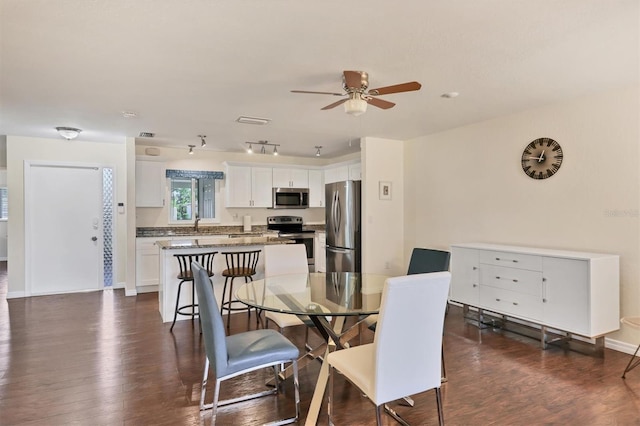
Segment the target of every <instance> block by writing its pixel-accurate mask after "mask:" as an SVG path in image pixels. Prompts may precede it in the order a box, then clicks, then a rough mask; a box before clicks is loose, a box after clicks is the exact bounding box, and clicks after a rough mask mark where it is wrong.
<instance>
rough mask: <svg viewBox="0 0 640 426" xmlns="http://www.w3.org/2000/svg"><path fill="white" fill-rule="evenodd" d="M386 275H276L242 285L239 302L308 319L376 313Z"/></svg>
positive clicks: (355, 273)
mask: <svg viewBox="0 0 640 426" xmlns="http://www.w3.org/2000/svg"><path fill="white" fill-rule="evenodd" d="M387 278H388V276H386V275H377V274H363V273H358V272H328V273H324V272H311V273H308V274H289V275H278V276H273V277H268V278H264V279H261V280H255V281H251V282H249V283H246V284H243V285H242V286H241V287H239V288H238V290H237V291H236V294H235V296H236V299H237V300H239V301H240V302H242V303H244V304H246V305H249V306H252V307H256V308H258V309H263V310H267V311H274V312H282V313H287V314H294V315H306V316H309V317H313V316H319V315H330V316H349V315H371V314H376V313H378V310H379V308H380V299H381V296H382V288H383V286H384V282H385V280H386V279H387Z"/></svg>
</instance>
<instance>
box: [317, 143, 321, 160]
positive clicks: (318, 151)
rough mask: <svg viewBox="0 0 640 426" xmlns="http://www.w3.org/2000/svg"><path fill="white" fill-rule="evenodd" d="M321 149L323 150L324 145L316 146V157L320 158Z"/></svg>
mask: <svg viewBox="0 0 640 426" xmlns="http://www.w3.org/2000/svg"><path fill="white" fill-rule="evenodd" d="M320 148H322V145H316V157H320Z"/></svg>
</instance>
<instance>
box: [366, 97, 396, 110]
mask: <svg viewBox="0 0 640 426" xmlns="http://www.w3.org/2000/svg"><path fill="white" fill-rule="evenodd" d="M367 102H368V103H370V104H371V105H373V106H375V107H378V108H382V109H389V108H393V107H394V106H395V105H396V104H394V103H393V102H389V101H385V100H383V99H378V98H371V99H369V100H368V101H367Z"/></svg>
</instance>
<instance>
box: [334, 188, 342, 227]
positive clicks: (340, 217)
mask: <svg viewBox="0 0 640 426" xmlns="http://www.w3.org/2000/svg"><path fill="white" fill-rule="evenodd" d="M335 206H336V220H335V221H334V223H335V224H336V231H335V232H336V234H337V233H338V231H339V230H340V228H341V224H340V222H341V221H342V216H341V212H342V209H341V208H340V194H339V193H338V192H337V191H336V202H335Z"/></svg>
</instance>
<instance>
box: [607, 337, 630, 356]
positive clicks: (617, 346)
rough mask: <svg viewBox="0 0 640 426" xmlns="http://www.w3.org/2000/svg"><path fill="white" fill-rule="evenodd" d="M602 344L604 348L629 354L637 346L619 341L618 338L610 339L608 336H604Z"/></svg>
mask: <svg viewBox="0 0 640 426" xmlns="http://www.w3.org/2000/svg"><path fill="white" fill-rule="evenodd" d="M604 346H605V348H608V349H612V350H614V351H618V352H624V353H626V354H629V355H631V354H633V353H634V352H635V350H636V348H637V347H638V345H634V344H633V343H626V342H621V341H620V340H615V339H611V338H609V337H605V338H604Z"/></svg>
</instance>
